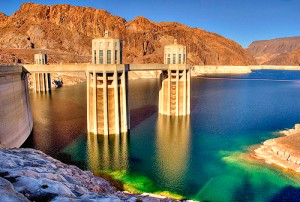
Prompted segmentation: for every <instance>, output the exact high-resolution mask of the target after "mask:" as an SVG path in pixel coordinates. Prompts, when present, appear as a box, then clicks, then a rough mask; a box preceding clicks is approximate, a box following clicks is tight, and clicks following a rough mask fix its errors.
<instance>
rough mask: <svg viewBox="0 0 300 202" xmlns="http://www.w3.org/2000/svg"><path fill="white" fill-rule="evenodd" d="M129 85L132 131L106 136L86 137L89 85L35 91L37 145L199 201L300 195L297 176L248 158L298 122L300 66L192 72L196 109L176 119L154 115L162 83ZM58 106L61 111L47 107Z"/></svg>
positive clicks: (140, 187)
mask: <svg viewBox="0 0 300 202" xmlns="http://www.w3.org/2000/svg"><path fill="white" fill-rule="evenodd" d="M129 87H130V88H129V94H130V109H131V126H132V128H131V130H130V133H129V134H128V135H122V136H109V138H104V137H102V136H94V135H87V134H86V129H85V126H86V115H85V104H86V101H85V85H83V84H82V85H77V86H73V87H63V88H61V89H58V90H57V91H53V92H52V94H51V96H46V95H45V96H37V95H35V94H32V95H31V100H32V105H33V106H35V108H34V109H33V115H34V120H35V121H34V124H35V125H34V127H35V129H34V134H33V136H32V140H31V142H32V146H33V147H35V148H38V149H41V150H43V149H44V151H45V152H46V153H49V154H50V155H52V156H54V157H58V158H60V159H62V160H64V161H66V162H72V163H75V164H77V165H78V166H80V167H82V168H86V169H90V170H92V171H93V172H94V173H96V174H103V173H106V174H109V175H111V176H113V177H114V178H115V179H118V180H120V181H122V182H123V183H124V188H125V189H127V190H131V191H139V192H153V193H163V194H165V195H169V196H176V197H178V198H180V197H183V198H189V199H194V200H202V201H293V200H294V201H297V200H298V199H299V196H300V191H299V186H300V183H299V178H297V177H295V176H294V177H293V176H292V175H290V174H288V173H287V172H284V171H282V170H278V169H274V168H271V167H269V166H267V165H265V164H262V163H260V162H254V161H249V160H246V158H245V154H246V153H247V149H248V148H249V147H251V146H253V145H256V144H259V143H261V142H263V141H264V140H266V139H269V138H274V137H276V134H274V132H275V131H278V130H282V129H285V128H291V127H293V126H294V124H295V123H299V122H300V72H295V71H271V70H265V71H254V72H253V73H252V74H249V75H240V76H232V75H228V76H220V75H215V76H214V77H213V78H212V77H205V78H194V79H192V84H191V87H192V92H191V95H192V97H191V115H190V116H188V117H177V118H175V117H167V116H162V115H159V114H158V113H157V103H158V90H159V81H158V80H157V79H147V80H139V81H129ZM74 89H75V90H74ZM143 92H144V93H143ZM45 102H46V104H45ZM65 102H68V105H65V104H63V103H65ZM57 105H58V106H59V107H60V110H61V111H62V112H58V111H55V112H52V111H51V110H50V109H49V106H51V107H52V108H55V106H57ZM47 106H48V107H47ZM51 107H50V108H51ZM65 108H66V109H65ZM76 109H77V110H76ZM70 110H71V111H70ZM70 112H72V113H70ZM44 113H47V116H43V115H41V114H44ZM57 113H60V115H57ZM54 114H56V115H57V116H56V118H55V119H51V120H52V121H49V120H48V119H50V118H47V117H48V116H53V115H54ZM73 115H74V117H72V116H73ZM49 127H50V128H51V127H52V128H53V130H54V131H56V132H53V133H52V132H51V129H49ZM36 128H39V129H41V131H40V130H37V129H36ZM43 128H48V129H47V130H45V129H44V130H43ZM57 128H60V129H57ZM58 131H59V132H60V133H58ZM45 133H46V134H45ZM49 136H50V137H51V138H50V137H49ZM43 137H44V138H43ZM53 137H57V138H59V140H60V141H59V142H55V141H54V140H53V139H54V138H53ZM49 139H50V140H53V141H49ZM45 148H46V149H45ZM57 151H59V152H57Z"/></svg>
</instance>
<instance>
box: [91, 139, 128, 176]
mask: <svg viewBox="0 0 300 202" xmlns="http://www.w3.org/2000/svg"><path fill="white" fill-rule="evenodd" d="M87 148H88V161H87V164H88V169H89V170H91V171H92V172H93V173H95V174H97V173H99V172H100V171H116V170H126V169H127V167H128V136H127V134H121V135H109V136H102V135H101V136H100V135H94V134H89V135H88V136H87Z"/></svg>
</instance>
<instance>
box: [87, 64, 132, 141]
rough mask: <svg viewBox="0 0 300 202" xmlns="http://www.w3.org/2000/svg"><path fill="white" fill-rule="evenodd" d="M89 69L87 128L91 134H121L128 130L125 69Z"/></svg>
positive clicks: (126, 74)
mask: <svg viewBox="0 0 300 202" xmlns="http://www.w3.org/2000/svg"><path fill="white" fill-rule="evenodd" d="M119 66H121V68H118V67H117V65H110V67H111V68H102V69H101V70H99V71H97V69H91V70H88V71H87V72H86V75H87V125H88V132H89V133H94V134H103V135H109V134H120V133H127V132H128V130H129V128H130V127H129V112H128V96H127V94H128V93H127V91H128V90H127V85H128V84H127V83H128V72H127V71H126V70H125V65H119Z"/></svg>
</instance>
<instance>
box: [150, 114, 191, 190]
mask: <svg viewBox="0 0 300 202" xmlns="http://www.w3.org/2000/svg"><path fill="white" fill-rule="evenodd" d="M190 132H191V131H190V116H186V117H183V116H179V117H169V116H165V115H159V116H158V119H157V138H156V147H157V148H156V149H157V158H156V161H157V166H158V170H159V172H160V175H159V176H160V177H161V178H162V179H161V180H163V181H166V182H168V183H170V184H173V185H182V182H183V181H184V178H185V174H186V173H187V167H188V164H189V144H190Z"/></svg>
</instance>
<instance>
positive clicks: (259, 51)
mask: <svg viewBox="0 0 300 202" xmlns="http://www.w3.org/2000/svg"><path fill="white" fill-rule="evenodd" d="M247 51H248V52H249V53H250V54H252V55H253V56H254V57H255V59H256V61H257V62H258V63H259V64H266V65H299V61H300V54H299V53H300V37H287V38H279V39H272V40H262V41H254V42H252V43H251V44H250V45H249V47H248V48H247Z"/></svg>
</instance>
